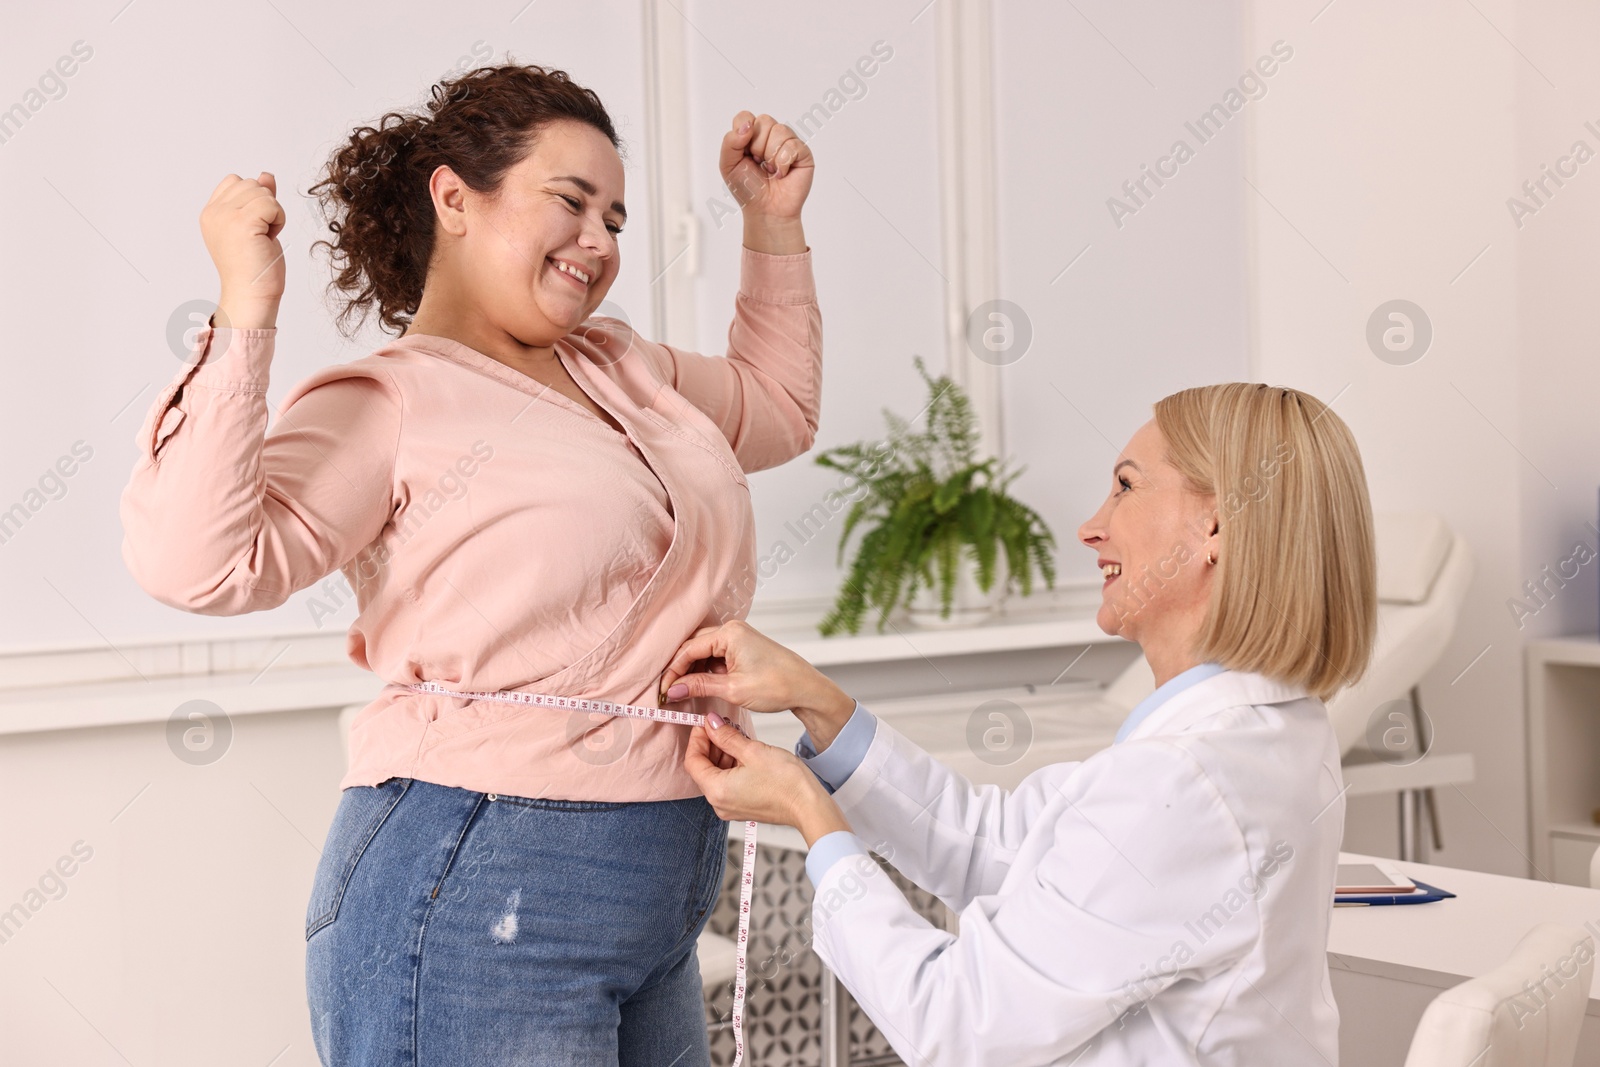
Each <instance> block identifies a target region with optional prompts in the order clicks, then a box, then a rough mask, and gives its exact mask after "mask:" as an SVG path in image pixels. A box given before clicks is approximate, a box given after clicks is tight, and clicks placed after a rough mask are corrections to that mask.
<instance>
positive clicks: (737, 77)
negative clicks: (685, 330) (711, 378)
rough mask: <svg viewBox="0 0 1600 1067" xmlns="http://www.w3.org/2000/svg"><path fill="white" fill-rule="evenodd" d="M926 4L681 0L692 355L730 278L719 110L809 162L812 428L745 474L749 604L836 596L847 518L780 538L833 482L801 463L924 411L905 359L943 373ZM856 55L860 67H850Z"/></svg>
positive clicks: (725, 307) (718, 325) (737, 237)
mask: <svg viewBox="0 0 1600 1067" xmlns="http://www.w3.org/2000/svg"><path fill="white" fill-rule="evenodd" d="M924 4H925V0H896V2H894V3H884V4H873V5H862V4H859V3H852V2H849V0H826V2H821V3H810V4H806V5H805V6H804V8H803V9H797V10H800V12H801V13H800V14H798V15H792V14H791V15H787V16H785V17H782V18H779V17H777V16H775V15H774V14H773V12H772V11H771V10H770V9H768V8H765V7H760V6H756V5H751V4H749V3H741V2H737V0H699V2H696V3H690V4H686V5H684V9H683V10H684V13H685V15H686V16H687V18H688V19H689V21H690V23H691V24H692V27H691V29H690V30H689V33H688V43H689V69H690V71H691V72H692V74H691V82H690V107H691V110H690V116H689V123H690V136H691V139H692V141H693V142H694V143H695V144H696V145H698V146H699V148H698V149H697V151H696V152H694V153H693V154H692V155H691V157H690V164H691V167H692V180H691V188H692V189H693V192H694V207H695V212H696V217H697V219H698V222H699V225H700V234H701V236H702V238H703V240H704V256H703V269H702V274H701V276H700V279H699V283H698V285H697V287H696V295H697V298H698V308H697V310H698V338H697V343H698V345H699V346H700V349H701V350H702V351H708V352H721V351H723V350H724V349H725V348H726V345H727V335H728V323H729V320H730V318H731V316H732V314H733V294H734V293H735V291H736V290H737V288H738V283H739V249H740V246H741V237H742V229H741V226H740V222H739V218H738V216H737V215H736V214H735V215H731V216H729V215H727V214H726V211H727V209H728V205H729V204H730V203H731V197H730V194H729V193H728V192H727V190H726V188H725V187H724V186H723V184H722V177H721V174H720V173H719V172H718V169H717V165H716V163H717V159H716V147H717V143H718V141H720V139H721V137H722V135H723V133H724V132H725V131H726V130H727V129H728V127H729V125H730V124H731V122H732V119H733V116H734V115H735V114H736V113H738V112H739V111H740V110H741V109H745V108H748V109H750V110H752V111H755V112H757V113H761V112H765V113H767V114H770V115H772V116H773V117H774V118H776V119H778V120H779V121H781V122H785V123H788V124H790V125H791V126H793V127H795V128H796V129H797V132H800V133H801V135H802V136H804V137H805V139H806V142H807V144H808V145H809V146H810V147H811V149H812V151H813V153H814V154H815V156H816V160H817V164H816V165H817V172H816V178H815V181H814V184H813V185H812V190H811V195H810V197H809V199H808V200H807V202H806V208H805V228H806V239H807V241H808V242H809V243H810V245H811V248H812V259H813V266H814V269H815V272H816V276H817V289H818V302H819V304H820V305H821V308H822V332H823V342H824V362H823V371H822V425H821V428H820V430H819V432H818V435H817V442H816V445H815V447H814V448H813V450H812V452H811V453H810V454H809V455H807V456H802V457H800V458H798V459H796V460H794V461H792V462H790V463H788V464H786V465H785V466H782V467H778V468H774V469H772V470H768V471H760V472H757V473H755V474H753V475H751V479H750V488H751V494H752V497H753V499H754V507H755V513H756V524H757V536H756V545H757V548H756V551H757V555H758V557H760V558H762V559H767V560H771V561H772V562H771V564H770V565H769V566H767V567H764V568H759V569H760V570H761V573H762V574H763V575H767V574H770V575H771V576H770V577H763V578H762V580H761V581H760V582H759V584H758V586H757V594H756V595H757V597H758V598H761V599H763V600H765V599H768V598H792V597H815V596H819V595H825V596H831V595H833V594H834V593H835V592H836V590H837V587H838V577H837V576H838V573H839V569H838V568H836V567H835V565H834V560H835V558H836V555H837V552H838V546H839V530H840V529H841V528H842V525H843V515H844V512H843V511H842V510H841V511H840V512H839V513H838V514H837V515H835V516H834V521H832V522H831V523H830V524H828V525H826V526H824V527H822V528H821V531H820V532H815V533H812V534H811V536H809V537H808V538H805V539H802V537H800V536H797V535H796V533H795V532H794V531H795V530H796V529H798V530H800V532H801V533H802V534H804V533H806V532H808V531H815V530H816V529H817V528H816V526H815V524H814V523H813V524H811V525H810V526H805V527H803V526H802V524H801V522H800V519H801V517H802V516H805V515H806V514H807V513H808V512H810V511H811V509H812V508H813V506H814V505H816V504H818V503H819V502H821V501H822V500H823V498H824V496H825V495H826V494H827V493H828V492H829V490H831V489H834V488H835V487H837V486H839V485H840V484H841V482H840V476H839V475H838V474H837V473H836V472H834V471H831V470H828V469H826V468H823V467H819V466H817V465H816V464H815V463H814V462H812V459H813V457H814V456H816V455H818V454H820V453H821V452H823V451H824V450H826V449H828V448H831V447H834V446H836V445H842V444H848V443H850V442H852V441H860V440H875V439H878V438H881V437H882V436H883V435H884V433H885V431H886V429H887V427H886V425H885V423H884V420H883V416H882V414H881V411H880V409H881V408H882V407H885V406H887V407H890V408H892V409H894V410H896V411H898V412H899V413H900V414H902V415H904V416H906V417H907V418H909V417H911V416H913V415H915V414H916V413H917V412H918V410H920V409H921V407H922V406H923V403H924V398H925V396H926V393H925V390H924V388H923V385H922V382H921V379H919V378H918V377H917V373H916V369H915V367H914V366H913V365H912V356H913V355H914V354H917V353H921V354H922V355H923V357H924V359H925V361H926V363H927V365H928V368H929V372H930V373H931V374H934V375H938V374H939V373H941V372H942V371H943V369H944V352H943V345H944V342H943V336H944V334H943V328H942V322H943V319H942V316H943V309H944V303H943V301H944V289H943V286H944V283H943V281H942V279H941V276H940V273H939V270H940V262H941V261H940V254H941V253H940V244H939V188H938V179H939V169H938V141H937V115H936V108H935V101H936V98H937V96H936V83H935V81H934V77H935V67H934V28H935V19H934V17H933V14H932V13H931V12H930V13H927V14H924V15H923V16H922V17H920V18H917V19H916V21H915V22H913V21H912V19H913V18H914V17H915V16H916V15H917V13H918V10H919V9H921V8H923V7H924ZM780 27H781V28H780ZM875 48H876V49H877V51H876V52H875V51H874V49H875ZM885 54H887V55H888V57H889V58H887V59H882V58H880V57H881V56H883V55H885ZM864 57H865V58H866V59H867V60H868V62H867V63H866V64H865V66H864V68H863V69H871V70H873V73H872V74H871V75H870V76H868V77H859V76H857V77H852V76H851V75H852V74H855V75H859V71H858V70H856V64H857V63H858V61H860V60H862V59H863V58H864ZM841 81H843V84H842V85H841ZM830 93H831V94H832V95H830ZM819 104H820V105H822V106H823V107H824V108H825V109H827V110H828V111H829V112H830V114H829V116H828V118H827V119H826V121H825V122H820V124H817V125H815V127H814V129H813V127H812V126H811V125H809V124H808V125H807V126H806V127H805V128H803V129H802V128H801V127H800V125H799V124H800V122H801V118H802V116H805V115H807V114H808V113H810V109H811V108H812V107H813V106H814V105H819ZM807 130H812V132H809V133H807V132H806V131H807ZM714 205H715V206H714ZM789 524H792V528H791V526H790V525H789ZM780 543H781V545H782V546H783V547H780ZM790 554H792V556H793V558H792V559H788V562H786V563H782V565H781V566H780V565H779V561H781V560H784V559H785V558H787V557H788V556H789V555H790ZM848 560H849V557H848V556H847V557H846V562H847V563H848Z"/></svg>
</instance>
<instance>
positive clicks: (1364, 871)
mask: <svg viewBox="0 0 1600 1067" xmlns="http://www.w3.org/2000/svg"><path fill="white" fill-rule="evenodd" d="M1416 891H1417V883H1415V882H1413V881H1412V880H1411V879H1409V878H1407V877H1406V876H1405V875H1403V874H1401V873H1400V872H1399V871H1397V870H1395V869H1394V868H1393V867H1391V866H1389V864H1387V863H1341V864H1339V871H1338V873H1337V874H1336V875H1335V876H1334V894H1335V895H1336V896H1347V895H1349V894H1352V893H1384V894H1395V893H1415V892H1416Z"/></svg>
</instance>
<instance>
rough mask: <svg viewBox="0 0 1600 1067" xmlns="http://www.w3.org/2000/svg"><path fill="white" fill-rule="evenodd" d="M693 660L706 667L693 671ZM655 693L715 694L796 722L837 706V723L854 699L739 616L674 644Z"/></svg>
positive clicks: (677, 696)
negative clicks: (794, 718) (791, 717)
mask: <svg viewBox="0 0 1600 1067" xmlns="http://www.w3.org/2000/svg"><path fill="white" fill-rule="evenodd" d="M697 664H705V666H706V669H705V670H703V671H700V670H696V669H695V668H696V665H697ZM661 697H662V700H661V703H663V704H666V703H668V702H671V701H677V700H683V699H684V698H685V697H720V698H721V699H723V700H726V701H727V702H728V703H730V704H737V705H739V706H740V707H742V708H748V709H750V710H751V711H791V710H792V711H793V712H794V713H795V715H796V716H798V717H799V718H800V719H801V721H802V722H804V721H806V719H807V716H808V715H814V714H816V713H824V714H825V715H827V714H828V713H832V714H834V715H836V714H837V713H839V712H841V711H842V712H843V718H840V719H839V723H838V725H839V726H843V725H844V720H845V719H848V718H849V717H850V713H851V712H852V711H854V710H855V701H854V700H852V699H851V698H850V697H848V696H846V695H845V692H844V690H842V689H840V688H839V687H838V686H837V685H835V684H834V682H833V680H832V679H831V678H829V677H828V676H827V675H825V674H823V673H822V672H821V671H819V670H817V669H816V668H815V667H813V666H812V665H811V664H810V663H807V662H806V660H805V659H804V657H802V656H798V655H796V654H795V653H793V652H791V651H790V650H789V649H787V648H785V647H783V646H782V645H780V644H778V642H776V641H774V640H773V639H772V638H770V637H768V636H767V635H766V634H764V633H762V632H761V631H760V630H757V629H756V628H755V627H754V626H751V625H750V624H749V623H747V622H745V621H744V620H742V619H734V620H733V621H731V622H725V623H723V624H722V625H721V626H706V627H703V628H701V629H699V630H696V631H695V632H694V636H692V637H690V638H689V639H688V640H687V641H685V642H684V643H683V644H682V645H680V646H678V651H677V653H676V654H675V655H674V656H673V657H672V662H671V663H669V664H668V665H667V669H666V670H665V671H664V672H663V673H662V675H661ZM828 737H829V739H830V740H831V738H832V734H831V733H829V734H828ZM812 738H813V740H817V741H819V742H820V741H822V739H821V738H818V737H817V735H816V734H812ZM822 747H826V743H825V742H824V743H823V745H822Z"/></svg>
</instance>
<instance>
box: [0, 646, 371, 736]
mask: <svg viewBox="0 0 1600 1067" xmlns="http://www.w3.org/2000/svg"><path fill="white" fill-rule="evenodd" d="M383 684H384V683H383V682H382V681H381V680H380V679H378V678H377V677H375V676H374V675H373V674H371V673H370V672H368V671H364V670H362V669H361V668H359V667H357V666H356V665H355V664H353V663H345V664H343V665H331V666H322V667H295V668H274V669H272V670H269V671H267V672H265V673H262V672H260V671H234V672H227V673H219V674H185V675H169V676H166V677H159V678H152V679H150V680H149V681H141V680H138V679H134V680H132V681H117V682H92V683H82V684H78V685H61V686H48V687H30V688H24V689H10V690H5V691H0V734H20V733H34V732H37V731H41V730H68V729H82V728H84V727H91V726H126V725H128V724H131V723H144V722H165V721H167V719H169V718H170V717H171V716H172V714H173V712H175V711H176V710H177V709H178V707H179V706H180V705H182V704H184V703H186V702H188V701H190V700H209V701H211V702H212V703H214V704H216V705H217V706H218V707H219V708H221V709H222V710H223V711H224V712H225V713H227V714H228V715H230V716H233V715H251V714H260V713H270V712H280V711H303V710H307V709H311V708H333V707H342V706H344V705H346V704H354V703H357V702H363V703H364V702H366V701H369V700H371V699H373V698H374V697H376V696H377V695H378V692H379V690H381V689H382V688H383Z"/></svg>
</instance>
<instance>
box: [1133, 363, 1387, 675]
mask: <svg viewBox="0 0 1600 1067" xmlns="http://www.w3.org/2000/svg"><path fill="white" fill-rule="evenodd" d="M1155 421H1156V427H1157V429H1159V430H1160V431H1161V435H1162V436H1163V437H1164V438H1166V444H1167V461H1168V462H1169V463H1171V464H1172V465H1173V466H1174V467H1175V468H1177V470H1178V472H1179V473H1180V474H1181V475H1183V477H1184V479H1185V480H1186V481H1187V482H1188V487H1189V488H1190V489H1191V490H1192V491H1194V492H1196V493H1200V494H1202V495H1212V494H1214V495H1215V497H1216V514H1217V523H1218V526H1217V528H1218V531H1219V533H1218V542H1219V544H1220V546H1221V547H1220V548H1219V550H1218V551H1217V563H1216V574H1215V576H1214V577H1215V581H1214V582H1213V583H1212V589H1211V601H1210V604H1209V605H1208V607H1207V611H1206V618H1205V621H1204V622H1203V623H1202V624H1201V627H1200V634H1199V638H1198V641H1197V646H1196V648H1195V652H1196V653H1197V655H1198V656H1199V659H1200V661H1201V662H1206V661H1212V662H1215V663H1219V664H1221V665H1222V666H1223V667H1225V668H1227V669H1228V670H1235V671H1248V672H1252V673H1257V674H1263V675H1266V676H1267V677H1269V678H1274V679H1277V680H1279V681H1282V682H1286V683H1289V684H1293V685H1300V686H1303V687H1304V688H1305V689H1306V690H1307V691H1308V692H1310V693H1312V694H1313V695H1315V696H1317V697H1318V698H1320V699H1322V700H1328V699H1329V698H1331V697H1332V696H1333V695H1334V694H1335V693H1336V692H1338V691H1339V690H1340V689H1341V688H1342V687H1344V686H1348V685H1351V684H1353V683H1354V682H1355V681H1356V680H1357V679H1358V678H1360V677H1361V675H1362V674H1364V673H1365V672H1366V669H1367V663H1368V661H1369V660H1370V659H1371V656H1372V646H1373V642H1374V640H1375V638H1376V634H1377V628H1378V576H1377V552H1376V549H1375V547H1374V543H1373V533H1372V504H1371V501H1370V500H1369V499H1368V497H1367V479H1366V473H1365V471H1364V469H1363V468H1362V465H1361V453H1360V451H1359V450H1358V449H1357V448H1356V441H1355V437H1354V436H1353V435H1352V434H1351V433H1350V428H1349V427H1348V426H1346V425H1345V423H1344V420H1342V419H1340V418H1339V416H1338V415H1335V414H1334V413H1333V409H1332V408H1330V407H1328V406H1327V405H1326V404H1324V403H1323V402H1322V401H1320V400H1318V399H1317V398H1316V397H1314V396H1311V395H1310V394H1309V393H1303V392H1301V391H1300V390H1298V389H1286V388H1279V387H1276V386H1268V385H1260V384H1256V383H1251V382H1229V383H1226V384H1222V385H1207V386H1201V387H1199V388H1196V389H1185V390H1183V391H1181V392H1177V393H1173V394H1172V395H1171V396H1169V397H1166V398H1165V399H1163V400H1160V401H1157V402H1156V405H1155Z"/></svg>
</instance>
